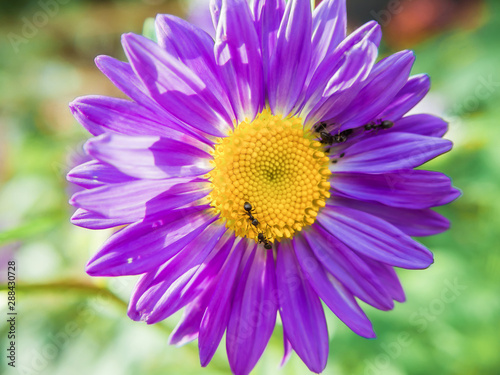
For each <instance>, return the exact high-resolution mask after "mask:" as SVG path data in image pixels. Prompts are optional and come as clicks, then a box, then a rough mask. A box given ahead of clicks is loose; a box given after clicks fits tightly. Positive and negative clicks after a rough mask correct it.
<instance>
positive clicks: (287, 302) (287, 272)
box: [276, 240, 328, 373]
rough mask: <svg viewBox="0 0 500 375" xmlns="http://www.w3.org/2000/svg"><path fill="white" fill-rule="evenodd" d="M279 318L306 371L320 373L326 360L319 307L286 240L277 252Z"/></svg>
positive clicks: (323, 316)
mask: <svg viewBox="0 0 500 375" xmlns="http://www.w3.org/2000/svg"><path fill="white" fill-rule="evenodd" d="M277 252H278V255H277V265H276V272H277V275H276V277H277V281H278V297H279V302H280V315H281V320H282V321H283V327H284V329H285V330H286V333H287V337H288V340H290V343H291V344H292V347H293V349H294V350H295V351H296V352H297V354H298V355H299V357H300V358H301V359H302V360H303V361H304V363H305V364H306V366H307V367H308V368H309V370H311V371H313V372H316V373H320V372H321V371H323V369H324V368H325V366H326V361H327V359H328V330H327V328H326V320H325V314H324V312H323V306H322V305H321V302H320V300H319V298H318V296H317V295H316V292H315V291H314V290H313V289H312V288H311V286H310V285H309V283H308V281H307V280H306V279H305V277H304V275H303V273H302V271H301V268H300V266H299V264H298V261H297V258H296V257H295V253H294V249H293V246H292V244H291V242H290V241H289V240H286V241H282V242H281V243H280V244H279V247H278V249H277Z"/></svg>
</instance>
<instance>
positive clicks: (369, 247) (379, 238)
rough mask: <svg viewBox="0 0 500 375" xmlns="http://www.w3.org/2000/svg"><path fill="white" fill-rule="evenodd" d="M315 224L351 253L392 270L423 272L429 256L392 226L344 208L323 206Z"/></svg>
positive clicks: (430, 260) (362, 213)
mask: <svg viewBox="0 0 500 375" xmlns="http://www.w3.org/2000/svg"><path fill="white" fill-rule="evenodd" d="M317 219H318V221H319V223H320V224H321V225H322V226H323V227H324V228H325V229H326V230H327V231H328V232H329V233H330V234H331V235H332V236H333V237H336V238H337V239H339V240H340V241H341V242H343V243H344V244H346V245H347V246H349V247H350V248H351V249H353V250H354V251H356V252H358V253H360V254H364V255H366V256H368V257H370V258H373V259H375V260H378V261H380V262H384V263H387V264H390V265H392V266H394V267H402V268H409V269H422V268H427V267H429V266H430V265H431V264H432V263H433V257H432V253H431V252H430V251H429V250H427V249H426V248H425V247H424V246H422V245H421V244H419V243H418V242H416V241H414V240H412V239H411V237H409V236H407V235H406V234H404V233H403V232H401V231H400V230H399V229H397V228H396V227H395V226H393V225H391V224H389V223H388V222H386V221H384V220H382V219H379V218H378V217H376V216H373V215H370V214H367V213H365V212H361V211H357V210H353V209H351V208H347V207H340V206H327V207H325V208H324V209H323V211H322V214H321V215H319V216H318V218H317Z"/></svg>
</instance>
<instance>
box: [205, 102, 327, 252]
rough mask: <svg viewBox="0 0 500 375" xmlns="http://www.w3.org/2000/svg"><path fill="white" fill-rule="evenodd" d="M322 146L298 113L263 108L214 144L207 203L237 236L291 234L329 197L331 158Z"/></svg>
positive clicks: (270, 238) (310, 221) (275, 238)
mask: <svg viewBox="0 0 500 375" xmlns="http://www.w3.org/2000/svg"><path fill="white" fill-rule="evenodd" d="M321 149H322V145H321V144H320V143H319V142H318V141H316V140H315V139H314V134H313V133H311V132H310V131H308V130H305V129H304V126H303V124H302V120H301V119H300V118H297V117H292V118H282V117H281V116H275V115H272V114H271V112H270V111H269V110H267V109H266V110H264V111H263V112H262V113H260V114H259V115H258V116H257V117H256V118H255V120H253V121H252V122H249V123H248V122H242V123H240V124H239V125H238V126H237V127H236V128H235V130H234V132H230V134H229V135H228V136H227V137H226V138H222V139H219V140H218V143H217V144H216V145H215V150H214V151H213V160H212V161H211V162H212V163H213V167H214V169H213V170H212V171H211V172H210V173H209V176H210V181H211V182H212V185H213V186H212V187H213V189H212V192H211V193H210V195H209V200H210V204H211V206H212V207H213V209H214V210H215V212H216V213H217V214H220V216H221V218H222V219H225V220H226V226H227V227H228V228H230V229H233V230H234V232H235V234H236V235H237V236H240V237H248V238H252V239H254V240H255V241H258V240H259V239H260V240H262V238H263V236H264V238H265V239H266V240H267V241H268V242H269V243H272V242H274V241H280V240H281V239H282V238H292V237H293V235H294V234H295V233H296V232H299V231H300V230H302V228H304V227H305V226H308V225H311V224H313V223H314V221H315V218H316V216H317V215H318V211H319V210H320V209H321V208H322V207H324V206H325V200H326V199H328V198H329V197H330V193H329V190H330V182H329V181H328V179H329V177H330V174H331V172H330V170H329V169H328V160H329V159H328V157H327V156H325V154H324V153H323V152H322V151H321ZM245 202H247V203H249V204H250V206H251V209H250V206H249V205H245ZM259 233H260V236H259ZM260 242H262V241H260Z"/></svg>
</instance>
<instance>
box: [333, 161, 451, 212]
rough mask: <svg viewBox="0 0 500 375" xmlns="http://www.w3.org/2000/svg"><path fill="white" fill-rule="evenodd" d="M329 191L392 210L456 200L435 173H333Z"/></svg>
mask: <svg viewBox="0 0 500 375" xmlns="http://www.w3.org/2000/svg"><path fill="white" fill-rule="evenodd" d="M331 184H332V187H333V188H334V189H335V190H337V191H338V192H339V193H341V194H340V195H342V196H345V197H348V198H354V199H359V200H364V201H376V202H379V203H382V204H386V205H388V206H393V207H402V208H410V209H422V208H429V207H435V206H440V205H443V204H446V203H449V202H451V201H453V200H454V199H455V198H456V190H455V189H454V188H452V186H451V181H450V179H449V178H448V177H447V176H446V175H444V174H442V173H438V172H432V171H423V170H402V171H399V172H394V173H385V174H362V173H343V172H342V173H335V174H334V175H333V177H332V179H331Z"/></svg>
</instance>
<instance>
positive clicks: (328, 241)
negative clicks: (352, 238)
mask: <svg viewBox="0 0 500 375" xmlns="http://www.w3.org/2000/svg"><path fill="white" fill-rule="evenodd" d="M315 227H316V228H315V229H312V230H311V232H310V233H307V234H304V237H305V238H306V240H307V242H308V243H309V245H310V248H311V249H312V251H313V253H314V255H315V256H316V258H317V259H318V261H320V262H321V264H322V265H323V266H324V268H325V269H326V270H327V271H328V272H329V273H331V274H332V275H333V277H334V278H335V279H336V280H338V281H340V282H341V283H342V284H343V285H344V286H345V287H346V288H347V289H348V290H349V294H351V293H352V294H353V295H355V296H356V297H358V298H360V299H361V300H362V301H364V302H366V303H368V304H370V305H372V306H374V307H376V308H377V309H379V310H391V309H392V308H393V307H394V303H393V302H392V299H391V298H390V296H389V294H388V293H387V292H386V291H385V289H384V287H383V285H382V284H381V283H380V281H379V279H378V278H377V276H376V275H375V274H374V273H373V272H372V271H371V269H370V268H369V267H368V266H367V265H366V264H365V263H364V262H363V260H362V259H361V258H360V257H359V256H358V255H357V254H356V253H355V252H354V251H352V250H351V249H349V248H348V247H347V246H346V245H344V244H343V243H342V242H341V241H339V240H338V239H337V238H335V237H332V236H331V235H330V234H329V233H328V232H327V231H326V230H324V229H323V228H321V227H320V226H318V225H316V226H315ZM303 251H304V252H305V251H306V250H303ZM297 256H298V255H297ZM298 257H299V256H298ZM299 261H300V257H299ZM316 263H317V262H313V263H311V264H312V265H315V264H316ZM317 267H318V268H319V266H317ZM302 268H304V266H303V267H302ZM321 268H322V267H321ZM313 287H314V285H313ZM315 289H316V288H315ZM317 293H318V294H319V295H320V297H321V294H320V292H319V291H317ZM332 293H333V292H332ZM340 294H341V295H344V294H345V293H344V292H342V293H340ZM333 297H334V296H333ZM333 297H332V298H333ZM351 297H352V296H351ZM321 298H323V297H321ZM335 298H338V296H337V297H335ZM350 299H352V298H350ZM323 300H324V299H323ZM352 300H354V299H352ZM325 302H326V301H325ZM351 305H352V304H350V303H348V304H347V307H349V306H351ZM343 306H344V307H346V305H345V302H344V305H343ZM349 308H350V307H349ZM332 311H333V312H335V313H336V310H335V309H332ZM340 313H341V315H342V316H339V317H340V319H342V320H343V321H344V319H347V320H349V314H346V313H345V310H342V311H340ZM353 318H355V320H354V321H353V322H351V323H353V324H354V328H353V330H355V329H358V330H359V329H360V327H362V325H361V326H360V325H359V324H358V323H359V320H356V316H353ZM357 318H359V314H358V317H357ZM346 324H347V325H348V326H351V325H350V324H349V323H346ZM355 332H356V333H358V334H361V335H362V336H365V337H368V336H366V334H369V331H367V330H361V331H355ZM359 332H363V333H359Z"/></svg>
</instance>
